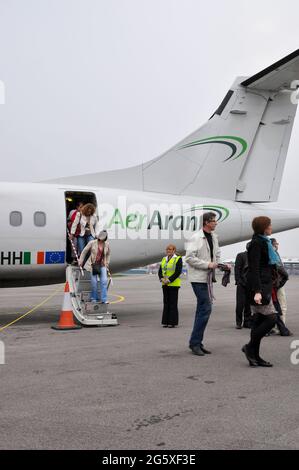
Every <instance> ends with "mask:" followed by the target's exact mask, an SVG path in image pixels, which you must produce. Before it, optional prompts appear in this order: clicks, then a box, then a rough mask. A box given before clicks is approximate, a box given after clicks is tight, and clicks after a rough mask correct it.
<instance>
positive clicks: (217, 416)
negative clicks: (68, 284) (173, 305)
mask: <svg viewBox="0 0 299 470" xmlns="http://www.w3.org/2000/svg"><path fill="white" fill-rule="evenodd" d="M57 288H58V289H59V292H57ZM298 290H299V276H298V278H297V277H296V276H293V277H291V279H290V280H289V282H288V283H287V285H286V291H287V298H288V314H287V321H288V327H289V328H290V330H291V331H292V332H293V334H294V335H293V336H292V337H281V336H271V337H267V338H265V339H264V340H263V342H262V349H261V355H262V357H264V358H265V359H267V360H270V361H271V362H273V364H274V367H273V368H262V367H258V368H250V367H249V365H248V362H247V361H246V359H245V357H244V354H243V353H242V352H241V347H242V346H243V345H244V344H245V343H246V342H247V341H248V338H249V330H248V329H242V330H236V329H235V321H234V320H235V313H234V308H235V286H234V284H233V282H232V283H231V284H230V285H229V286H227V287H226V288H224V287H222V286H221V283H219V282H218V283H217V285H216V287H215V296H216V300H215V302H214V307H213V313H212V316H211V318H210V322H209V325H208V328H207V330H206V334H205V340H204V344H205V346H206V347H207V348H208V349H211V351H212V354H211V355H205V356H204V357H198V356H195V355H193V354H192V353H191V352H190V350H189V349H188V339H189V336H190V332H191V329H192V325H193V319H194V311H195V297H194V294H193V291H192V289H191V286H190V284H189V283H188V282H187V281H186V280H184V281H183V284H182V288H181V289H180V294H179V310H180V323H179V327H178V328H171V329H170V328H162V326H161V307H162V293H161V287H160V284H159V282H158V279H157V276H155V275H139V276H126V277H116V278H115V279H114V285H113V287H112V289H111V291H110V299H111V301H115V300H117V299H120V297H118V296H124V297H125V299H124V301H123V302H120V303H114V304H111V306H110V307H111V308H110V309H111V311H113V312H115V313H116V314H117V315H118V319H119V323H120V324H119V326H114V327H101V328H99V327H89V328H86V327H85V328H83V329H81V330H76V331H55V330H52V329H51V326H52V325H55V324H56V323H57V321H58V318H59V314H60V310H61V304H62V299H63V286H62V285H61V286H46V287H30V288H13V289H1V290H0V340H2V341H3V343H4V345H5V364H3V365H0V377H1V401H0V430H1V440H0V449H103V450H116V449H129V450H131V449H145V450H149V449H151V450H157V451H160V452H162V451H163V450H166V449H167V450H169V449H190V450H202V449H280V450H281V449H299V405H298V403H299V386H298V378H299V365H293V364H292V363H291V360H290V356H291V353H292V352H293V350H292V349H291V347H290V345H291V343H292V341H294V340H298V339H299V315H298ZM53 292H54V296H53V297H52V298H51V299H50V300H48V302H47V303H45V304H43V305H41V306H40V307H38V308H37V309H36V310H34V311H32V312H31V313H30V314H28V315H27V316H26V317H24V318H23V319H21V320H20V321H18V322H16V323H14V324H12V325H11V326H9V327H7V328H5V329H2V331H1V328H3V326H5V325H7V324H9V323H10V322H11V321H13V320H14V319H16V318H17V317H19V316H20V315H22V314H24V313H26V312H28V311H30V310H31V309H32V308H33V307H34V306H35V305H37V304H40V303H42V302H43V300H44V299H46V298H47V297H49V296H50V295H51V294H52V293H53ZM297 348H298V349H299V343H298V346H297ZM297 357H298V358H299V353H298V355H297Z"/></svg>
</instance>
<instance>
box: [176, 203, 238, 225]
mask: <svg viewBox="0 0 299 470" xmlns="http://www.w3.org/2000/svg"><path fill="white" fill-rule="evenodd" d="M196 210H201V211H211V212H215V213H216V214H217V222H223V221H224V220H225V219H227V217H228V216H229V209H227V207H223V206H213V205H212V206H205V205H198V206H193V207H191V209H188V210H186V211H184V212H185V213H186V212H194V211H196Z"/></svg>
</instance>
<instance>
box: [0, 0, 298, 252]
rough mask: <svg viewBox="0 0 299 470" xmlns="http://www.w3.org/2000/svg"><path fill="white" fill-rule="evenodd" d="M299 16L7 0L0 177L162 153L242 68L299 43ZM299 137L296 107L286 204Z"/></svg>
mask: <svg viewBox="0 0 299 470" xmlns="http://www.w3.org/2000/svg"><path fill="white" fill-rule="evenodd" d="M298 18H299V3H298V2H297V1H293V0H285V1H284V2H283V6H282V4H281V2H278V1H273V0H272V1H268V0H263V1H262V2H261V1H256V0H251V2H250V3H240V2H239V1H237V0H223V1H220V0H217V1H212V2H206V1H204V0H184V2H182V1H181V0H26V1H24V0H0V103H1V83H2V85H3V84H4V86H5V103H4V104H0V159H1V170H0V181H33V182H34V181H42V180H46V179H50V178H55V177H60V176H70V175H77V174H84V173H90V172H93V171H94V172H99V171H105V170H112V169H116V168H123V167H128V166H132V165H136V164H139V163H141V162H146V161H148V160H150V159H152V158H154V157H156V156H158V155H160V154H162V153H163V152H164V151H165V150H167V149H168V148H170V147H172V146H173V145H174V144H176V143H177V142H179V141H180V140H181V139H182V138H184V137H185V136H186V135H188V134H190V133H191V132H192V131H194V130H195V129H197V128H198V127H200V126H201V125H202V124H203V123H204V122H205V121H206V120H207V119H208V118H209V117H210V116H211V114H212V113H213V112H214V111H215V109H216V108H217V107H218V105H219V104H220V102H221V101H222V99H223V97H224V95H225V94H226V92H227V91H228V89H229V87H230V86H231V84H232V83H233V81H234V79H235V77H236V76H240V75H242V76H251V75H253V74H255V73H256V72H258V71H260V70H262V69H264V68H265V67H267V66H268V65H271V64H272V63H273V62H276V61H277V60H279V59H281V58H282V57H284V56H285V55H287V54H289V53H291V52H293V51H294V50H296V49H298V47H299V43H298ZM298 78H299V77H298ZM298 145H299V117H298V116H297V117H296V121H295V123H294V129H293V134H292V138H291V142H290V147H289V152H288V157H287V161H286V166H285V171H284V176H283V181H282V185H281V190H280V195H279V200H278V202H279V205H280V206H281V207H285V208H290V209H297V208H298V207H297V205H298V184H297V175H298V166H299V164H298V159H297V149H298ZM0 184H1V183H0ZM298 236H299V229H296V230H292V231H290V232H288V233H284V234H279V235H277V238H279V241H280V245H281V246H280V253H281V255H282V256H284V257H299V247H298V238H299V237H298ZM244 246H245V244H244V243H242V244H237V245H232V246H230V247H225V248H224V249H223V256H224V257H233V256H235V254H236V253H237V252H238V251H240V250H243V248H244Z"/></svg>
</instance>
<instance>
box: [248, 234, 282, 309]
mask: <svg viewBox="0 0 299 470" xmlns="http://www.w3.org/2000/svg"><path fill="white" fill-rule="evenodd" d="M247 251H248V273H247V287H248V290H249V293H250V303H251V305H256V303H255V302H254V295H255V294H256V293H258V292H260V293H261V294H262V304H263V305H267V304H269V302H270V300H271V294H272V286H273V278H274V277H276V276H275V275H276V272H277V271H276V266H275V265H270V264H269V254H268V244H267V242H266V240H263V239H262V238H261V237H259V236H258V235H253V237H252V240H251V242H250V243H249V246H248V248H247Z"/></svg>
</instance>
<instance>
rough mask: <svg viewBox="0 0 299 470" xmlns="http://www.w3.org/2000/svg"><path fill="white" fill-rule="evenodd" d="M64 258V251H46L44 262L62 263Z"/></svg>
mask: <svg viewBox="0 0 299 470" xmlns="http://www.w3.org/2000/svg"><path fill="white" fill-rule="evenodd" d="M64 259H65V252H64V251H46V259H45V264H62V263H64Z"/></svg>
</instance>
